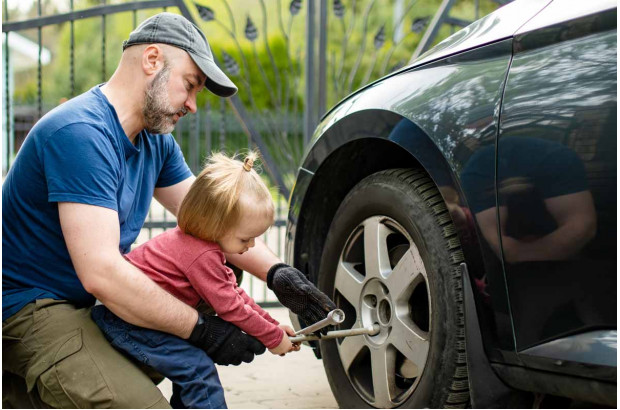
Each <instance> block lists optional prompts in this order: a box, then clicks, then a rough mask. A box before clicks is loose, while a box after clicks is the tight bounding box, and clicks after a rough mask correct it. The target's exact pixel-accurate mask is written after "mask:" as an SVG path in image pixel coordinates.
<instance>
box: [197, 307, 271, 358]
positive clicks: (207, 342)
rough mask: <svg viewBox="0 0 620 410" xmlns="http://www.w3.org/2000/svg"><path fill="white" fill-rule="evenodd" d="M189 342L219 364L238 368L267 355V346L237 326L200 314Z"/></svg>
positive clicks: (215, 317)
mask: <svg viewBox="0 0 620 410" xmlns="http://www.w3.org/2000/svg"><path fill="white" fill-rule="evenodd" d="M188 341H189V342H190V343H192V344H193V345H195V346H197V347H199V348H201V349H202V350H204V351H205V352H206V353H207V355H209V357H210V358H211V359H213V361H214V362H215V363H217V364H220V365H224V366H227V365H229V364H232V365H234V366H237V365H239V364H241V362H245V363H250V362H251V361H252V360H254V356H255V355H259V354H263V353H265V346H263V344H262V343H261V342H259V341H258V340H256V339H255V338H254V337H252V336H250V335H248V334H245V333H243V332H242V331H241V329H239V328H238V327H237V326H235V325H233V324H232V323H229V322H226V321H225V320H222V319H221V318H219V317H217V316H204V315H202V314H199V317H198V322H197V323H196V326H195V327H194V330H193V331H192V334H191V335H190V337H189V339H188Z"/></svg>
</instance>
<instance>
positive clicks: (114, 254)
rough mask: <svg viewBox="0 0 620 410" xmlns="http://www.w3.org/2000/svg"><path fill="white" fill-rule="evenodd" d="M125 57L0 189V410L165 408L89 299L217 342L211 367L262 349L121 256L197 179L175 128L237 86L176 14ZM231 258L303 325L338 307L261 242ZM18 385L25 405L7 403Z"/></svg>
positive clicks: (159, 18)
mask: <svg viewBox="0 0 620 410" xmlns="http://www.w3.org/2000/svg"><path fill="white" fill-rule="evenodd" d="M123 50H124V51H123V55H122V57H121V61H120V63H119V66H118V68H117V70H116V72H115V73H114V74H113V76H112V77H111V78H110V80H109V81H108V82H107V83H105V84H103V85H101V86H96V87H93V88H92V89H91V90H90V91H88V92H86V93H84V94H82V95H80V96H78V97H76V98H74V99H73V100H70V101H68V102H66V103H64V104H63V105H61V106H59V107H57V108H56V109H54V110H52V111H51V112H50V113H48V114H47V115H45V116H44V117H43V118H42V119H41V120H40V121H39V122H38V123H37V124H36V125H35V126H34V127H33V129H32V131H31V132H30V134H29V135H28V137H27V138H26V141H25V142H24V145H23V146H22V148H21V150H20V152H19V155H18V157H17V159H16V161H15V163H14V165H13V167H12V168H11V170H10V172H9V174H8V175H7V179H6V181H5V183H4V184H3V186H2V194H3V197H2V206H3V214H2V222H3V226H2V231H3V238H2V247H3V260H2V263H3V280H2V294H3V303H2V320H3V326H2V339H3V354H4V355H3V363H2V365H3V366H2V368H3V372H4V373H5V374H4V377H3V385H4V387H5V391H4V393H3V394H4V398H3V401H4V403H3V404H5V405H13V406H16V405H21V406H26V407H35V406H39V405H42V404H41V403H40V401H39V398H40V400H42V401H43V404H45V405H49V406H52V407H60V408H64V407H116V408H156V407H163V408H167V407H169V405H168V403H167V402H166V400H165V399H164V398H163V396H162V395H161V393H160V392H159V390H158V389H157V387H156V386H155V384H154V383H153V382H152V381H151V379H150V378H149V377H148V376H147V375H146V374H145V373H144V372H143V371H142V370H140V368H139V367H138V366H137V365H136V363H134V362H131V361H129V360H128V359H127V358H125V357H124V356H122V355H121V354H120V353H118V352H117V351H115V350H114V349H113V348H112V347H111V346H110V345H109V344H108V343H107V341H106V340H105V338H104V337H103V335H102V334H101V332H100V331H99V329H98V328H97V326H96V325H95V324H94V323H93V322H92V320H91V318H90V307H91V306H92V305H93V303H94V302H95V298H96V299H98V300H99V301H101V302H102V303H103V304H105V305H106V306H107V307H108V308H109V309H110V310H111V311H113V312H114V313H115V314H116V315H118V316H119V317H121V318H123V319H124V320H125V321H127V322H130V323H132V324H135V325H138V326H142V327H146V328H150V329H155V330H160V331H163V332H167V333H170V334H173V335H176V336H178V337H181V338H184V339H189V341H190V342H192V343H194V344H195V345H197V346H199V347H201V348H203V349H205V350H206V349H208V348H209V347H211V348H212V347H213V346H214V345H215V346H217V349H216V351H215V353H214V354H213V357H212V359H213V360H214V361H215V362H216V363H219V364H239V363H240V362H241V361H245V362H249V361H251V360H252V359H253V357H254V355H255V354H260V353H262V352H263V351H264V348H262V347H261V346H260V344H259V343H258V342H257V341H256V340H255V339H254V338H252V337H250V336H248V335H246V334H245V333H242V332H241V331H240V330H239V329H238V328H237V327H235V326H234V325H231V324H229V323H227V322H224V321H222V320H220V319H219V318H217V317H213V316H202V315H200V316H199V314H198V312H197V311H196V310H195V309H194V308H192V307H190V306H187V305H185V304H183V303H182V302H180V301H178V300H177V299H175V298H174V297H172V296H171V295H170V294H168V293H167V292H165V291H164V290H162V289H161V288H160V287H159V286H158V285H156V284H155V283H153V282H152V281H151V280H150V279H148V278H147V276H146V275H144V274H143V273H142V272H140V271H139V270H138V269H136V268H135V267H133V266H132V265H131V264H129V263H128V262H127V261H126V260H125V259H124V258H123V256H122V254H123V253H126V252H127V251H129V249H130V246H131V244H132V243H133V241H134V240H135V238H136V237H137V235H138V233H139V231H140V228H141V226H142V224H143V222H144V220H145V217H146V215H147V213H148V208H149V204H150V201H151V198H152V197H153V196H154V197H155V199H157V200H158V201H159V202H160V203H161V204H163V205H164V206H165V207H166V208H167V209H168V210H169V211H170V212H172V213H173V214H176V211H177V209H178V207H179V205H180V203H181V201H182V199H183V197H184V195H185V193H186V192H187V190H188V189H189V186H190V185H191V183H192V181H193V180H194V176H193V175H192V174H191V172H190V170H189V168H188V167H187V165H186V163H185V161H184V159H183V155H182V154H181V151H180V149H179V147H178V145H177V144H176V143H175V142H174V139H173V137H172V136H171V135H170V134H169V133H170V132H171V131H172V130H173V129H174V126H175V123H176V122H177V121H178V120H179V118H181V117H182V116H184V115H186V114H187V113H188V112H192V113H194V112H196V94H197V93H198V92H199V91H201V89H202V88H203V87H206V88H207V89H209V90H210V91H211V92H213V93H215V94H217V95H219V96H222V97H228V96H231V95H233V94H234V93H235V92H236V91H237V88H236V87H235V85H234V84H233V83H232V82H231V81H230V80H229V79H228V78H227V77H226V75H225V74H224V73H223V72H222V71H221V70H220V69H219V68H218V67H217V66H216V65H215V63H214V61H213V55H212V53H211V50H210V48H209V44H208V42H207V40H206V38H205V36H204V34H203V33H202V32H201V31H200V30H199V29H198V27H196V26H195V25H193V24H192V23H190V22H189V21H188V20H186V19H185V18H183V17H181V16H178V15H174V14H171V13H161V14H158V15H156V16H154V17H151V18H150V19H148V20H146V21H145V22H143V23H142V24H141V25H140V26H139V27H138V28H136V30H134V31H133V32H132V33H131V34H130V36H129V39H128V40H127V41H126V42H125V43H124V44H123ZM119 250H120V252H119ZM227 258H228V260H229V262H231V263H233V264H234V265H236V266H238V267H239V268H241V269H244V270H247V271H249V272H250V273H252V274H254V275H256V276H258V277H259V278H262V279H264V280H267V282H268V286H269V287H270V288H271V289H273V291H274V292H275V294H276V296H277V297H278V299H279V300H280V302H282V304H283V305H285V306H287V307H289V308H290V309H291V310H292V311H293V312H295V313H297V314H300V316H301V318H302V319H303V320H304V321H306V322H314V321H317V320H319V319H321V318H323V317H324V316H325V315H326V313H327V312H328V311H329V310H331V309H333V308H334V307H335V306H334V304H333V302H331V300H329V298H327V297H326V296H325V295H324V294H323V293H322V292H320V291H319V290H318V289H316V287H314V286H313V285H312V284H311V283H310V282H308V281H307V279H306V278H305V277H304V275H303V274H302V273H301V272H299V271H298V270H296V269H294V268H291V267H290V266H287V265H285V264H283V263H281V261H280V260H279V259H278V258H277V257H276V256H275V255H274V254H273V253H271V252H270V251H269V249H268V248H267V247H266V245H265V244H264V243H262V242H261V243H257V244H256V246H255V247H254V248H253V249H252V250H250V251H248V252H246V253H244V254H243V255H238V254H237V255H227ZM211 350H214V349H213V348H212V349H211ZM15 376H17V377H15ZM20 383H21V384H20ZM24 383H25V387H24ZM20 388H22V389H24V390H27V391H28V392H29V396H28V397H29V399H30V400H31V401H30V402H26V403H24V402H21V403H16V402H15V401H14V400H13V399H14V398H16V397H17V396H18V393H19V391H18V390H19V389H20ZM7 390H8V391H7ZM19 397H23V395H22V396H19ZM4 399H6V401H5V400H4ZM12 400H13V401H12Z"/></svg>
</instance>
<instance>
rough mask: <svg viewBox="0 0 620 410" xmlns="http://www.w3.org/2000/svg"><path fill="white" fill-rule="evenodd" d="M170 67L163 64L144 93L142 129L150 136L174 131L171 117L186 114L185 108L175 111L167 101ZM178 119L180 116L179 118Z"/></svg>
mask: <svg viewBox="0 0 620 410" xmlns="http://www.w3.org/2000/svg"><path fill="white" fill-rule="evenodd" d="M169 77H170V66H169V65H168V63H167V62H165V63H164V67H163V68H162V70H161V71H160V72H159V73H157V75H156V76H155V78H154V79H153V82H151V84H149V86H148V87H147V89H146V91H145V92H144V108H143V109H142V114H143V115H144V128H145V129H146V130H147V131H148V132H150V133H152V134H168V133H170V132H172V131H173V130H174V125H175V123H174V122H173V121H172V117H173V116H174V115H175V114H178V113H179V112H181V113H183V115H185V114H187V109H186V108H185V107H182V108H178V109H175V108H174V107H173V106H172V104H170V100H169V99H168V78H169ZM179 117H180V116H179Z"/></svg>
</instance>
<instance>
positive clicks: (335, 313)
mask: <svg viewBox="0 0 620 410" xmlns="http://www.w3.org/2000/svg"><path fill="white" fill-rule="evenodd" d="M342 322H344V312H343V311H342V310H340V309H334V310H332V311H331V312H329V313H328V314H327V317H326V318H325V319H323V320H319V321H318V322H316V323H315V324H313V325H310V326H308V327H304V328H303V329H301V330H298V331H297V332H295V334H296V335H309V334H310V333H314V332H316V331H317V330H321V329H323V328H324V327H326V326H330V325H339V324H340V323H342Z"/></svg>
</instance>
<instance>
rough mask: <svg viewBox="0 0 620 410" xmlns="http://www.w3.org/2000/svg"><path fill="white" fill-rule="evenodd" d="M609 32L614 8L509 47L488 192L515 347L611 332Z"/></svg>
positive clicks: (613, 138) (612, 35) (613, 252)
mask: <svg viewBox="0 0 620 410" xmlns="http://www.w3.org/2000/svg"><path fill="white" fill-rule="evenodd" d="M615 25H616V11H615V9H613V10H608V11H606V12H603V13H599V14H597V15H590V16H587V17H580V18H578V19H575V20H570V21H567V22H563V23H561V24H557V25H553V26H550V27H546V28H543V29H539V30H536V31H532V32H529V33H525V34H523V35H520V36H518V37H517V39H516V41H515V49H516V50H517V52H516V53H515V56H514V59H513V62H512V65H511V68H510V73H509V76H508V81H507V85H506V91H505V97H504V103H503V107H502V114H501V133H500V138H499V142H498V151H497V152H498V154H497V155H498V171H497V184H498V198H499V209H500V220H501V232H502V247H503V253H504V259H505V262H506V263H505V274H506V281H507V284H508V291H509V296H510V303H511V308H512V315H513V321H514V325H515V334H516V343H517V349H518V350H523V349H527V348H530V347H532V346H536V345H538V344H540V343H544V342H545V341H549V340H553V339H556V338H559V337H564V336H567V335H571V334H577V333H580V332H585V331H588V330H593V329H615V328H616V325H617V317H616V303H617V292H616V288H617V287H616V286H617V271H616V269H617V249H616V242H617V230H616V226H617V208H616V207H617V200H616V190H617V178H616V173H617V156H616V152H617V96H616V90H617V57H616V56H617V33H616V29H615ZM493 156H495V153H493ZM495 236H497V235H496V234H495ZM524 360H525V357H524ZM560 367H561V366H560ZM546 370H549V369H546ZM558 371H561V369H560V368H558Z"/></svg>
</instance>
